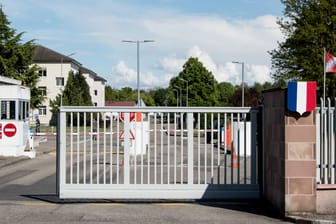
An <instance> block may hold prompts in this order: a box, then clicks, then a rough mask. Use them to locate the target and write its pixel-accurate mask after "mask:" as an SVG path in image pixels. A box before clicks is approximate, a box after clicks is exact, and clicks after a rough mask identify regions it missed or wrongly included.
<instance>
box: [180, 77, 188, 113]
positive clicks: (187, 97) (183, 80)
mask: <svg viewBox="0 0 336 224" xmlns="http://www.w3.org/2000/svg"><path fill="white" fill-rule="evenodd" d="M179 79H181V80H182V81H183V82H186V83H187V100H186V107H188V102H189V100H188V89H189V84H188V80H185V79H182V78H180V77H179Z"/></svg>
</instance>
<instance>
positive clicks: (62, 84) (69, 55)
mask: <svg viewBox="0 0 336 224" xmlns="http://www.w3.org/2000/svg"><path fill="white" fill-rule="evenodd" d="M75 54H76V52H73V53H71V54H68V55H65V56H62V57H61V78H62V83H61V88H60V91H61V106H63V89H62V86H64V77H63V58H64V57H71V56H72V55H75Z"/></svg>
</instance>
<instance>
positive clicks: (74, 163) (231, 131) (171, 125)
mask: <svg viewBox="0 0 336 224" xmlns="http://www.w3.org/2000/svg"><path fill="white" fill-rule="evenodd" d="M257 114H258V109H255V108H200V107H195V108H181V107H180V108H171V107H159V108H158V107H155V108H154V107H153V108H151V107H146V108H136V107H122V108H120V107H118V108H117V107H104V108H97V107H62V108H61V109H60V125H59V128H60V130H59V133H60V134H59V139H58V156H59V157H58V158H59V163H58V165H59V168H58V170H59V196H60V198H122V199H139V198H142V199H154V198H155V199H205V198H215V199H219V198H242V197H243V198H258V197H259V182H258V175H257V174H258V163H257V157H258V155H259V153H258V150H260V149H258V146H257ZM235 124H239V125H235ZM259 134H261V133H259ZM235 139H236V140H235Z"/></svg>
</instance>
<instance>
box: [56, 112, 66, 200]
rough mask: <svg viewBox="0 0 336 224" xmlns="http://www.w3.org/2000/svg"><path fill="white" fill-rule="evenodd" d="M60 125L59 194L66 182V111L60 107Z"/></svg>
mask: <svg viewBox="0 0 336 224" xmlns="http://www.w3.org/2000/svg"><path fill="white" fill-rule="evenodd" d="M59 113H60V114H59V127H58V129H59V130H58V154H59V192H58V193H59V195H60V194H61V193H62V187H63V186H64V185H65V184H66V112H64V111H62V109H60V112H59Z"/></svg>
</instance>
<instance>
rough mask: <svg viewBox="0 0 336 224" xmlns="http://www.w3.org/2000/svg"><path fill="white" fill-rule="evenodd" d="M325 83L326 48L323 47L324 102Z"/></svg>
mask: <svg viewBox="0 0 336 224" xmlns="http://www.w3.org/2000/svg"><path fill="white" fill-rule="evenodd" d="M325 85H326V49H325V47H324V48H323V102H324V103H325Z"/></svg>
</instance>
